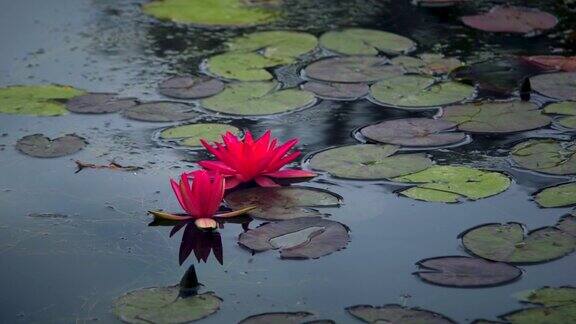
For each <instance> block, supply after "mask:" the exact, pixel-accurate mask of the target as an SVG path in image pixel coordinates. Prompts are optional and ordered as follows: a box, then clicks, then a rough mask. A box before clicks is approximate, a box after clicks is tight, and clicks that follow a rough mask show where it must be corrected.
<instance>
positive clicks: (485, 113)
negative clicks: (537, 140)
mask: <svg viewBox="0 0 576 324" xmlns="http://www.w3.org/2000/svg"><path fill="white" fill-rule="evenodd" d="M442 119H443V120H447V121H451V122H454V123H457V124H458V129H459V130H462V131H466V132H472V133H496V134H505V133H515V132H522V131H527V130H531V129H536V128H541V127H544V126H547V125H549V124H550V122H551V119H550V118H549V117H548V116H544V115H542V114H541V113H540V110H538V106H536V105H535V104H533V103H530V102H524V101H510V102H486V103H469V104H464V105H457V106H450V107H445V108H443V110H442Z"/></svg>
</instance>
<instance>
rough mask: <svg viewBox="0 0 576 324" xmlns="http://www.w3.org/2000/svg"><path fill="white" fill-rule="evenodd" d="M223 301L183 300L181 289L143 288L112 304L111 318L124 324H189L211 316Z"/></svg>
mask: <svg viewBox="0 0 576 324" xmlns="http://www.w3.org/2000/svg"><path fill="white" fill-rule="evenodd" d="M221 303H222V300H221V299H220V298H219V297H218V296H216V295H214V294H213V293H204V294H200V295H193V296H190V297H186V298H183V297H181V296H180V286H178V285H176V286H172V287H153V288H144V289H139V290H135V291H132V292H129V293H127V294H125V295H123V296H121V297H120V298H118V299H116V300H115V301H114V315H116V316H117V317H118V318H119V319H120V320H121V321H123V322H125V323H138V324H140V323H188V322H191V321H196V320H199V319H202V318H205V317H207V316H209V315H211V314H214V313H215V312H217V311H218V309H219V308H220V304H221Z"/></svg>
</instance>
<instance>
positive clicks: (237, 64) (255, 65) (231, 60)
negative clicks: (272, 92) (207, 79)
mask: <svg viewBox="0 0 576 324" xmlns="http://www.w3.org/2000/svg"><path fill="white" fill-rule="evenodd" d="M284 63H285V62H284V60H283V59H278V58H270V57H266V56H262V55H260V54H258V53H243V52H228V53H224V54H219V55H215V56H212V57H209V58H208V59H207V60H206V63H205V65H206V68H207V69H208V71H209V72H210V73H212V74H214V75H216V76H219V77H222V78H225V79H232V80H240V81H266V80H272V79H273V76H272V74H270V72H268V71H266V69H267V68H271V67H274V66H278V65H282V64H284Z"/></svg>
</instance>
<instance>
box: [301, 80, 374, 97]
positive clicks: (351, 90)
mask: <svg viewBox="0 0 576 324" xmlns="http://www.w3.org/2000/svg"><path fill="white" fill-rule="evenodd" d="M302 90H306V91H310V92H312V93H314V94H315V95H316V97H319V98H322V99H328V100H356V99H358V98H361V97H364V96H365V95H367V94H368V91H370V87H368V85H366V84H364V83H335V82H332V83H322V82H314V81H311V82H306V83H304V84H303V85H302Z"/></svg>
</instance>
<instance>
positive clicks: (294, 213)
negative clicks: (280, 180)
mask: <svg viewBox="0 0 576 324" xmlns="http://www.w3.org/2000/svg"><path fill="white" fill-rule="evenodd" d="M225 199H226V202H227V203H228V204H229V206H230V207H231V208H232V209H235V210H236V209H242V208H246V207H249V206H256V207H257V208H256V209H253V210H251V211H250V212H249V213H248V214H249V215H250V216H252V217H256V218H261V219H267V220H286V219H293V218H299V217H315V216H321V215H322V214H321V213H320V212H319V211H318V210H317V209H315V208H318V207H337V206H339V205H340V203H341V197H340V196H338V195H336V194H334V193H332V192H330V191H327V190H321V189H316V188H309V187H298V186H291V187H274V188H261V187H256V188H248V189H242V190H237V191H233V192H230V193H229V194H228V195H226V198H225Z"/></svg>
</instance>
